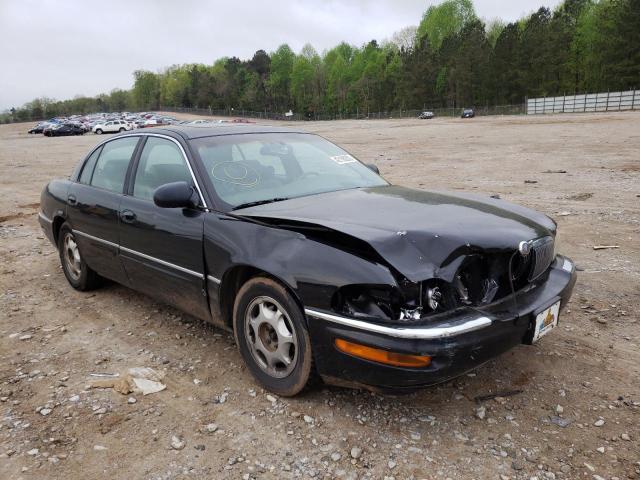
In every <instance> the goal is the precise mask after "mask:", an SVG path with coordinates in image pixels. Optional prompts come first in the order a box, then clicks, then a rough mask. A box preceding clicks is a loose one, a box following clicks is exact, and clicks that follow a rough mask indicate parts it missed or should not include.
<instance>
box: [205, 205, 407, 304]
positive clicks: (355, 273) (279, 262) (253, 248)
mask: <svg viewBox="0 0 640 480" xmlns="http://www.w3.org/2000/svg"><path fill="white" fill-rule="evenodd" d="M204 240H205V260H206V262H207V267H208V271H209V272H210V273H211V275H212V276H214V277H216V278H218V279H222V278H223V277H224V275H225V273H226V272H227V271H228V270H230V269H231V268H233V267H234V266H237V265H247V266H251V267H253V268H257V269H259V270H262V271H264V272H266V273H268V274H269V275H271V276H273V277H275V278H277V279H279V280H280V281H282V282H283V283H284V284H285V285H286V286H288V287H289V288H290V289H291V290H292V291H293V292H294V293H295V294H296V295H297V297H298V299H299V301H300V302H301V303H302V304H303V305H305V306H313V307H317V308H322V309H329V308H330V303H331V298H332V296H333V294H334V293H335V292H336V291H337V289H339V288H340V287H343V286H345V285H350V284H383V285H391V286H397V282H396V279H395V278H394V276H393V275H392V273H391V271H390V270H389V268H388V267H387V266H386V265H384V264H383V263H380V262H379V261H376V260H375V259H372V258H366V257H364V256H359V255H357V254H356V253H352V252H348V251H345V250H344V249H341V248H337V247H335V246H332V245H330V244H328V243H321V242H319V241H316V240H312V239H310V238H308V237H306V236H305V235H303V234H301V233H299V232H295V231H291V230H287V229H283V228H277V227H270V226H263V225H259V224H255V223H250V222H243V221H241V220H235V219H228V218H226V217H218V216H217V215H212V216H210V217H209V218H207V220H206V221H205V226H204Z"/></svg>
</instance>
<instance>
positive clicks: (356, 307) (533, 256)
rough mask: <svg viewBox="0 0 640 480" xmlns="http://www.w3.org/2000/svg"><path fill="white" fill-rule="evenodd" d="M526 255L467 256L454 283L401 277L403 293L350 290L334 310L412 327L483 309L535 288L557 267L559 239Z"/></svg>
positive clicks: (352, 287) (364, 287) (388, 288)
mask: <svg viewBox="0 0 640 480" xmlns="http://www.w3.org/2000/svg"><path fill="white" fill-rule="evenodd" d="M531 244H532V250H531V252H527V254H526V255H523V254H521V253H520V252H519V251H518V250H514V251H507V252H499V253H490V254H480V253H477V254H470V255H466V256H465V258H464V259H463V260H462V262H461V263H460V267H459V268H458V270H457V271H456V273H455V275H454V277H453V281H452V282H447V281H445V280H443V279H438V278H434V279H428V280H424V281H420V282H412V281H410V280H408V279H407V278H405V277H403V276H401V275H400V274H397V275H398V276H399V277H400V278H399V281H398V285H399V288H395V287H391V286H385V285H349V286H347V287H344V288H341V289H340V290H339V292H338V293H337V294H336V295H335V298H334V302H333V307H334V309H335V310H336V311H339V312H341V313H343V314H345V315H348V316H350V317H354V318H363V319H369V320H371V319H374V318H375V319H379V320H386V321H401V322H412V321H419V320H422V319H424V318H425V317H428V316H429V315H433V314H437V313H443V312H447V311H451V310H454V309H456V308H458V307H464V306H470V307H481V306H484V305H488V304H490V303H492V302H496V301H498V300H500V299H503V298H505V297H507V296H508V295H511V294H513V293H515V292H517V291H519V290H521V289H522V288H525V287H527V286H529V285H531V283H532V282H534V281H535V280H536V279H538V278H539V277H540V276H541V275H542V274H543V273H544V271H546V270H547V269H548V267H549V265H550V264H551V262H552V260H553V257H554V254H553V239H552V238H551V237H545V238H542V239H538V240H536V241H534V242H531Z"/></svg>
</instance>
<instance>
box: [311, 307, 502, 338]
mask: <svg viewBox="0 0 640 480" xmlns="http://www.w3.org/2000/svg"><path fill="white" fill-rule="evenodd" d="M304 313H306V314H307V315H309V316H311V317H314V318H320V319H322V320H327V321H329V322H333V323H337V324H340V325H345V326H347V327H352V328H356V329H358V330H364V331H367V332H372V333H378V334H382V335H388V336H390V337H395V338H406V339H414V340H432V339H436V338H447V337H453V336H455V335H461V334H463V333H469V332H473V331H475V330H479V329H481V328H485V327H488V326H489V325H491V319H490V318H487V317H478V318H475V319H473V320H469V321H468V322H464V323H461V324H460V325H451V326H449V327H424V326H422V327H414V328H411V327H389V326H387V325H378V324H376V323H369V322H363V321H362V320H356V319H353V318H348V317H342V316H340V315H334V314H330V313H325V312H321V311H319V310H313V309H311V308H305V309H304Z"/></svg>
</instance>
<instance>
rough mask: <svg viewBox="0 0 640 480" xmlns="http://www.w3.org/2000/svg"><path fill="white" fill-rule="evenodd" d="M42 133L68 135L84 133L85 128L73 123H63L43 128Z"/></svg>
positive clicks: (58, 135)
mask: <svg viewBox="0 0 640 480" xmlns="http://www.w3.org/2000/svg"><path fill="white" fill-rule="evenodd" d="M43 133H44V135H45V136H46V137H66V136H69V135H84V134H85V129H84V128H83V127H82V126H81V125H77V124H75V123H64V124H62V125H59V126H54V127H49V128H45V129H44V131H43Z"/></svg>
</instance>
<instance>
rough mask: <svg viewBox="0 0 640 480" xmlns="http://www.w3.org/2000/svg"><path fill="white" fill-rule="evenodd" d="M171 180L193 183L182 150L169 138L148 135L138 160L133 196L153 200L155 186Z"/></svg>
mask: <svg viewBox="0 0 640 480" xmlns="http://www.w3.org/2000/svg"><path fill="white" fill-rule="evenodd" d="M172 182H187V183H189V184H190V185H191V184H193V181H192V179H191V174H190V172H189V169H188V167H187V164H186V162H185V159H184V156H183V155H182V151H181V150H180V148H179V147H178V146H177V145H176V144H175V143H173V142H172V141H170V140H166V139H164V138H158V137H149V138H148V139H147V143H145V145H144V148H143V149H142V154H141V155H140V161H139V162H138V169H137V171H136V176H135V180H134V183H133V196H134V197H137V198H142V199H145V200H153V192H155V190H156V188H158V187H160V186H161V185H164V184H166V183H172Z"/></svg>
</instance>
